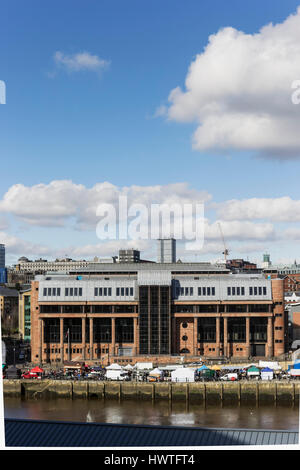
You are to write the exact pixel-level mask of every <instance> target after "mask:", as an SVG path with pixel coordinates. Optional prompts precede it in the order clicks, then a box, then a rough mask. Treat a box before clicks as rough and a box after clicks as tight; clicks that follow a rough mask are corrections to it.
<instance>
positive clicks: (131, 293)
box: [130, 287, 133, 296]
mask: <svg viewBox="0 0 300 470" xmlns="http://www.w3.org/2000/svg"><path fill="white" fill-rule="evenodd" d="M130 295H131V296H133V287H130Z"/></svg>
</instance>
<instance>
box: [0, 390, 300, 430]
mask: <svg viewBox="0 0 300 470" xmlns="http://www.w3.org/2000/svg"><path fill="white" fill-rule="evenodd" d="M4 414H5V417H6V418H19V419H36V420H55V421H77V422H94V423H116V424H148V425H167V426H197V427H205V428H235V429H278V430H280V429H285V430H299V407H298V406H277V407H276V406H274V405H272V406H255V405H252V406H250V405H249V406H245V405H242V406H229V405H226V406H224V405H223V406H221V405H220V406H204V405H191V404H190V405H187V404H186V403H172V404H171V403H169V402H164V401H160V402H151V401H133V400H132V401H131V400H126V401H122V402H119V401H117V400H105V399H103V400H96V399H95V400H93V399H91V400H80V399H78V400H69V399H63V398H61V399H54V400H53V399H51V400H47V399H21V398H5V399H4Z"/></svg>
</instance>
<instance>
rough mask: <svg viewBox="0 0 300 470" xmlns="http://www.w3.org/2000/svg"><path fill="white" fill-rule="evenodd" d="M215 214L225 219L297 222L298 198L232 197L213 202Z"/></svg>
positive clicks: (299, 219)
mask: <svg viewBox="0 0 300 470" xmlns="http://www.w3.org/2000/svg"><path fill="white" fill-rule="evenodd" d="M214 207H215V208H216V210H217V214H218V215H219V216H220V217H222V218H223V219H225V220H255V219H268V220H272V221H274V222H275V221H276V222H299V221H300V200H293V199H291V198H290V197H288V196H284V197H280V198H250V199H242V200H238V199H232V200H229V201H225V202H223V203H218V204H214Z"/></svg>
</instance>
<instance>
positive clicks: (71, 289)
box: [70, 287, 73, 296]
mask: <svg viewBox="0 0 300 470" xmlns="http://www.w3.org/2000/svg"><path fill="white" fill-rule="evenodd" d="M70 296H73V287H70Z"/></svg>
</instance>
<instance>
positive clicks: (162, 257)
mask: <svg viewBox="0 0 300 470" xmlns="http://www.w3.org/2000/svg"><path fill="white" fill-rule="evenodd" d="M157 242H158V246H157V262H158V263H176V240H175V239H174V238H160V239H159V240H157Z"/></svg>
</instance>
